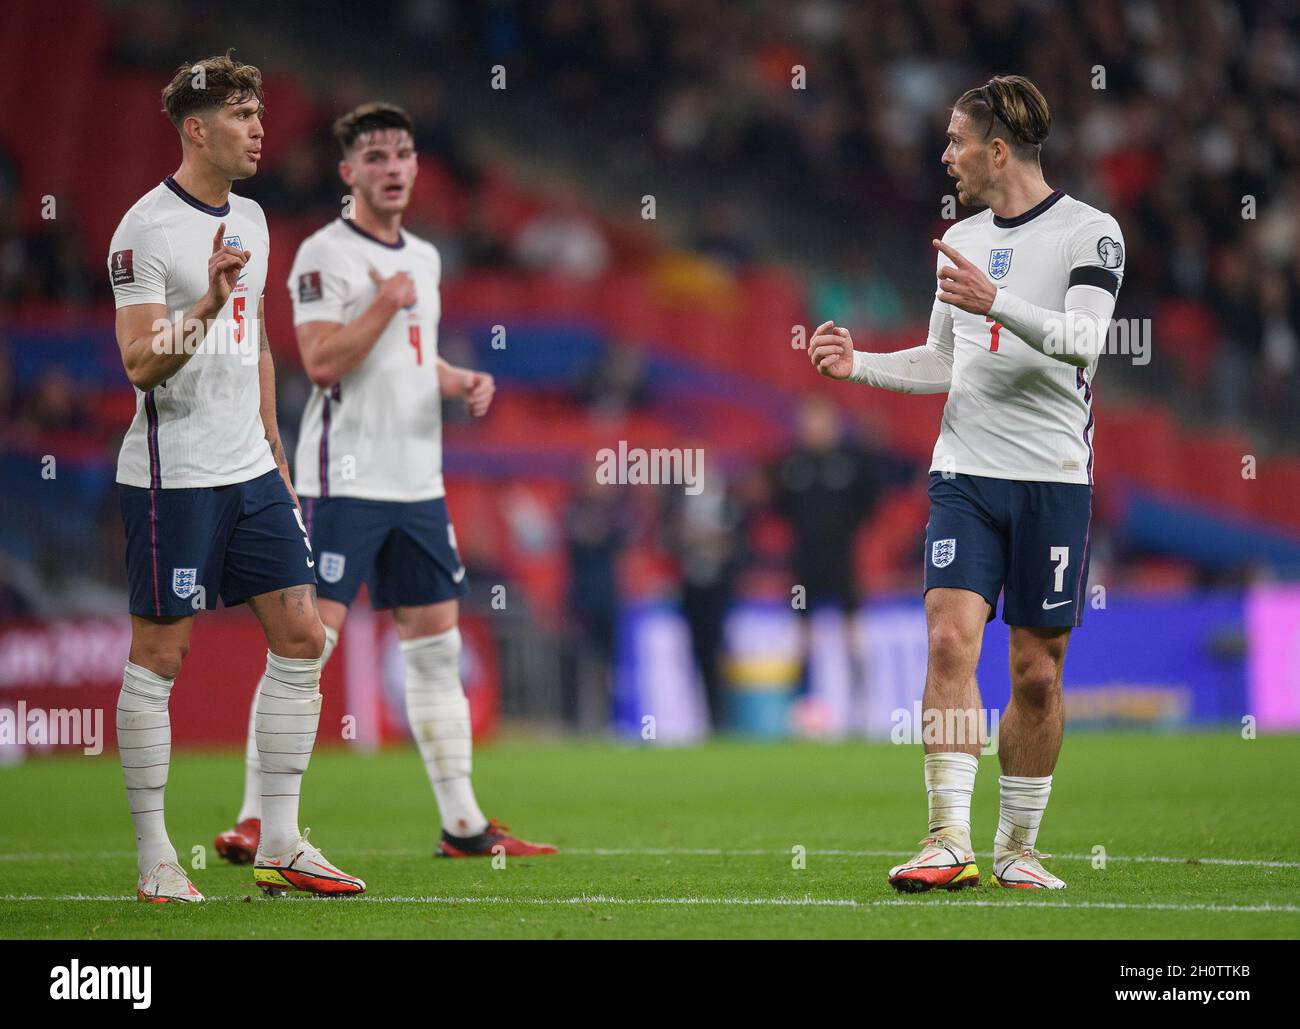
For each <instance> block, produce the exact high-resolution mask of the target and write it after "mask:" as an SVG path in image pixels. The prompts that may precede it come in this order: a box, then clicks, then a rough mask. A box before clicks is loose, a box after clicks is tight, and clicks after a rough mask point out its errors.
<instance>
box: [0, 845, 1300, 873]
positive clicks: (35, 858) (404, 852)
mask: <svg viewBox="0 0 1300 1029" xmlns="http://www.w3.org/2000/svg"><path fill="white" fill-rule="evenodd" d="M351 853H353V854H362V855H368V856H373V855H383V854H387V855H391V856H393V857H412V856H424V855H431V854H432V853H433V848H432V847H421V848H418V849H416V848H410V847H390V848H381V849H363V850H353V851H351ZM560 853H561V855H564V854H572V855H574V856H575V857H782V858H788V857H789V856H790V853H791V852H790V851H789V850H759V849H737V850H724V849H722V848H718V847H591V848H582V847H565V848H564V849H563V850H561V852H560ZM914 853H916V852H915V851H914V850H809V851H807V856H808V857H823V858H893V857H908V856H910V855H912V854H914ZM977 856H978V857H988V856H989V855H988V854H987V853H978V854H977ZM1096 856H1097V855H1093V854H1053V855H1052V860H1056V861H1087V862H1092V861H1093V860H1095V858H1096ZM127 857H135V851H133V850H99V851H82V852H77V853H71V852H69V853H30V854H23V853H16V854H14V853H11V854H0V862H5V861H30V862H33V863H39V862H43V861H77V860H86V859H93V860H112V859H116V858H127ZM1105 859H1106V861H1108V862H1110V861H1132V862H1134V863H1135V864H1162V865H1187V864H1191V865H1226V866H1230V867H1243V868H1300V861H1268V860H1264V859H1262V858H1216V857H1170V856H1167V855H1160V854H1107V855H1105Z"/></svg>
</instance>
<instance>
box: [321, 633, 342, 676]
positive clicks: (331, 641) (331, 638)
mask: <svg viewBox="0 0 1300 1029" xmlns="http://www.w3.org/2000/svg"><path fill="white" fill-rule="evenodd" d="M323 628H324V629H325V649H324V650H322V651H321V652H320V666H321V670H322V671H324V670H325V662H326V661H328V660H329V659H330V655H331V654H332V653H334V648H335V647H336V646H337V645H338V642H339V631H338V630H337V629H333V628H331V627H330V626H328V625H325V626H323Z"/></svg>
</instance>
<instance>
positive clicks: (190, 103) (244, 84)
mask: <svg viewBox="0 0 1300 1029" xmlns="http://www.w3.org/2000/svg"><path fill="white" fill-rule="evenodd" d="M252 99H256V100H257V102H258V103H259V104H260V103H262V73H261V72H260V71H259V70H258V69H257V68H255V67H253V65H251V64H244V63H243V62H242V61H240V60H238V59H236V57H235V51H234V50H227V51H226V52H225V54H224V55H222V56H220V57H205V58H203V59H202V60H199V61H191V62H187V63H185V64H182V65H181V66H180V67H179V68H177V69H176V74H175V75H173V76H172V80H171V82H169V83H167V87H166V88H165V89H164V90H163V91H162V105H163V112H164V113H165V114H166V115H167V117H168V118H170V119H171V123H172V124H173V125H175V126H176V128H177V129H179V128H180V127H181V126H182V125H184V124H185V119H186V118H188V117H189V116H190V115H191V114H196V113H198V112H200V111H208V110H213V109H215V108H218V107H221V106H223V105H225V104H242V103H244V102H245V101H246V100H252Z"/></svg>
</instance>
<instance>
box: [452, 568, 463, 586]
mask: <svg viewBox="0 0 1300 1029" xmlns="http://www.w3.org/2000/svg"><path fill="white" fill-rule="evenodd" d="M463 578H465V566H464V565H461V566H460V568H459V569H458V570H457V572H456V574H455V575H453V576H452V577H451V581H452V582H460V580H461V579H463Z"/></svg>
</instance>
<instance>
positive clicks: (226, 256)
mask: <svg viewBox="0 0 1300 1029" xmlns="http://www.w3.org/2000/svg"><path fill="white" fill-rule="evenodd" d="M225 233H226V223H225V222H222V223H221V224H220V225H218V226H217V234H216V235H215V236H213V237H212V254H211V256H210V257H209V258H208V297H209V298H210V300H211V304H212V313H213V314H216V313H217V312H218V311H220V310H221V309H222V308H223V307H225V306H226V301H227V300H229V299H230V293H231V291H232V290H233V289H234V288H235V284H236V283H237V282H239V273H240V272H242V271H243V270H244V265H246V264H247V263H248V259H249V257H251V256H252V254H251V253H250V252H249V251H247V250H240V249H238V248H236V247H228V246H226V245H225V244H224V243H222V241H221V240H222V237H223V236H224V235H225Z"/></svg>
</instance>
